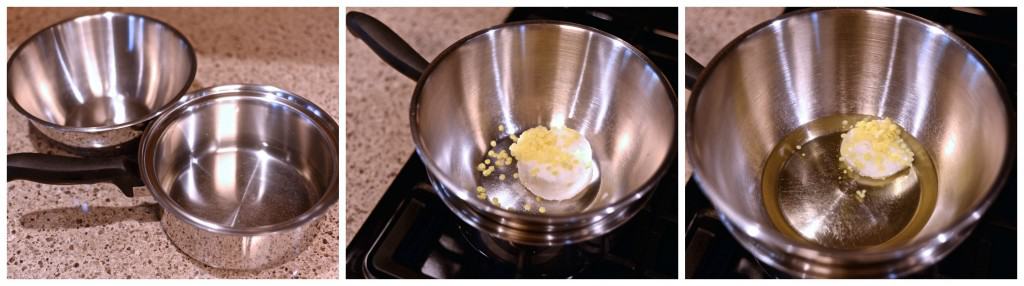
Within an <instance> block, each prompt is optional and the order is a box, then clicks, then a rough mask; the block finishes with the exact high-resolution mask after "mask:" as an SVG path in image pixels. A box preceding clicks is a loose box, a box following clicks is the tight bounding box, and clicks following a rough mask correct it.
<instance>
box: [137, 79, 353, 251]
mask: <svg viewBox="0 0 1024 286" xmlns="http://www.w3.org/2000/svg"><path fill="white" fill-rule="evenodd" d="M338 146H339V145H338V126H337V124H335V123H334V120H333V119H331V117H330V115H328V114H327V113H326V112H324V111H323V110H321V109H320V108H318V107H316V105H314V104H313V103H311V102H309V101H307V100H305V99H303V98H301V97H299V96H297V95H294V94H292V93H290V92H288V91H284V90H281V89H277V88H274V87H270V86H259V85H225V86H218V87H213V88H209V89H204V90H200V91H197V92H194V93H190V94H188V95H187V96H186V97H184V98H182V102H181V104H180V105H177V106H176V107H174V108H172V109H170V110H168V111H167V113H166V114H165V115H163V116H161V117H160V118H159V119H157V120H156V121H154V122H153V124H152V126H150V131H147V133H146V134H145V135H144V136H143V138H142V142H141V143H140V147H139V148H140V149H139V167H140V171H141V172H140V173H141V176H142V180H143V181H144V182H145V184H146V186H148V188H149V191H150V193H151V194H152V195H153V196H154V197H155V198H156V201H157V202H159V203H160V205H161V207H163V209H164V215H163V217H162V220H161V222H162V225H163V227H164V230H165V233H167V235H168V237H169V238H170V239H171V241H172V242H174V244H175V245H176V246H177V247H178V248H179V249H181V250H182V252H185V253H186V254H188V255H189V256H191V257H193V258H195V259H196V260H199V261H201V262H203V263H204V264H207V265H210V266H214V267H218V268H232V269H259V268H266V267H270V266H274V265H278V264H280V263H283V262H284V261H288V260H291V259H292V258H294V257H295V256H297V255H298V254H299V253H301V252H302V251H303V250H304V249H305V248H306V246H307V245H308V243H309V241H310V240H311V237H312V236H313V235H315V233H316V230H317V228H316V226H317V223H318V222H319V221H320V218H322V217H323V215H324V213H325V212H327V211H328V210H329V209H330V208H331V207H332V206H334V204H335V203H337V201H338V191H339V190H338V165H339V163H340V162H339V160H338Z"/></svg>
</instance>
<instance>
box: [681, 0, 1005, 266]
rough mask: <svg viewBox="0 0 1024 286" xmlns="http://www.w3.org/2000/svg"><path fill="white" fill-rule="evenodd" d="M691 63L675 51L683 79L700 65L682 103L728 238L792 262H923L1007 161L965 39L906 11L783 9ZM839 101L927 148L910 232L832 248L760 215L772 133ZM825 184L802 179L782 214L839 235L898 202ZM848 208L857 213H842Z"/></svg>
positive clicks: (989, 83)
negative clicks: (915, 225) (916, 224)
mask: <svg viewBox="0 0 1024 286" xmlns="http://www.w3.org/2000/svg"><path fill="white" fill-rule="evenodd" d="M700 70H701V68H700V67H699V66H698V65H696V63H695V62H692V61H690V60H688V61H687V70H686V72H687V76H688V79H693V78H692V77H691V76H699V77H697V78H695V79H693V80H692V81H691V80H688V82H692V83H694V86H693V88H692V92H693V93H692V98H691V99H690V102H689V105H688V108H687V115H686V122H687V123H686V124H687V128H686V141H687V150H688V152H687V154H688V159H689V160H690V163H691V165H692V166H693V167H694V178H696V180H697V181H698V182H699V183H700V184H701V186H702V188H703V189H704V192H705V193H706V194H707V196H708V198H709V199H710V200H711V202H712V203H714V206H715V209H716V210H717V211H718V212H720V214H721V217H722V218H723V220H724V221H725V222H726V226H727V227H728V228H729V230H730V231H731V232H732V233H733V235H734V236H735V237H736V238H737V240H739V241H740V242H741V243H742V244H743V245H744V246H745V247H746V248H747V249H748V250H750V251H751V252H752V253H754V255H755V256H757V257H758V259H760V260H762V261H764V262H766V263H768V264H771V265H773V266H775V267H778V268H780V269H782V270H785V271H786V272H789V273H790V274H793V275H797V276H817V277H863V276H873V277H893V276H900V275H905V274H908V273H912V272H914V271H916V270H920V269H923V268H924V267H927V266H929V265H931V264H933V263H935V262H936V261H938V260H940V259H941V258H942V257H944V256H945V255H946V254H948V253H949V252H950V251H952V250H953V249H954V248H955V247H956V246H957V245H958V244H959V243H960V242H961V241H962V240H963V239H964V238H965V237H967V236H968V235H969V234H970V232H971V230H972V229H973V227H974V225H975V224H976V222H977V221H978V219H979V218H981V216H982V214H983V213H984V212H985V210H986V209H987V208H988V206H989V205H990V204H991V203H992V201H993V199H994V198H995V197H996V195H997V193H998V190H999V189H1000V188H1001V186H1002V184H1003V182H1004V181H1005V179H1006V176H1007V173H1008V170H1009V169H1010V168H1011V166H1012V165H1013V164H1014V163H1013V160H1014V158H1015V156H1014V155H1013V153H1014V147H1013V146H1014V144H1013V140H1014V135H1013V134H1014V129H1013V124H1014V123H1013V122H1014V121H1013V120H1012V117H1013V112H1012V111H1011V110H1010V106H1009V105H1008V104H1007V103H1006V101H1005V97H1006V92H1007V91H1006V90H1005V88H1004V86H1003V84H1002V82H1001V81H1000V80H999V78H998V77H997V76H996V75H995V73H994V72H993V70H992V68H991V67H990V66H989V64H988V63H987V62H986V61H985V59H984V58H982V57H981V55H979V54H978V52H977V51H975V50H974V49H973V48H972V47H971V46H970V45H968V44H967V43H966V42H964V41H963V40H961V39H960V38H958V37H957V36H956V35H954V34H953V33H951V32H950V31H947V30H946V29H943V28H942V27H941V26H939V25H938V24H935V23H932V22H930V21H928V20H925V19H923V18H919V17H917V16H914V15H910V14H907V13H903V12H899V11H894V10H889V9H851V8H839V9H810V10H801V11H797V12H793V13H789V14H786V15H783V16H780V17H778V18H776V19H773V20H770V21H767V22H765V23H762V24H760V25H758V26H756V27H753V28H751V29H750V30H748V31H747V32H745V33H744V34H742V35H740V36H739V37H738V38H736V39H735V40H733V41H732V42H731V43H729V44H728V45H727V46H726V47H725V48H724V49H722V50H721V51H720V52H719V53H718V54H717V55H716V56H715V57H714V59H712V60H711V62H710V63H709V64H708V66H707V68H706V69H703V72H700ZM697 73H699V75H698V74H697ZM842 114H861V115H870V116H877V117H888V118H891V119H892V120H893V121H895V122H897V123H898V124H899V125H900V126H902V127H903V128H904V129H905V130H906V132H908V133H909V134H910V135H912V136H913V137H914V138H916V139H917V141H919V142H920V144H921V145H922V146H923V148H924V151H925V152H927V154H929V155H930V157H931V161H932V162H934V169H935V173H936V174H937V176H936V177H937V182H936V185H937V195H936V197H937V198H936V200H935V202H936V203H935V206H934V210H933V211H928V213H924V214H923V215H924V216H926V222H924V223H923V226H921V228H920V231H919V232H917V233H916V234H913V233H911V235H913V236H912V237H909V238H908V239H906V240H901V242H894V243H884V244H878V245H871V246H865V247H857V248H851V249H846V248H833V247H826V246H823V245H819V244H815V243H811V242H809V241H806V240H801V239H795V238H793V237H792V236H790V235H786V234H785V233H783V232H782V231H780V230H779V229H778V228H777V227H776V225H775V224H773V222H772V220H771V219H770V215H769V214H768V212H767V211H766V209H765V207H764V205H765V202H764V201H763V197H762V192H761V191H762V186H761V182H762V178H761V176H762V174H763V168H764V166H765V165H766V161H767V158H768V157H769V154H770V153H771V152H772V150H773V147H774V146H775V145H776V144H777V143H778V142H780V141H781V140H782V139H783V138H784V137H785V136H786V135H787V134H789V133H790V132H792V131H793V130H795V129H797V127H799V126H801V125H804V124H806V123H808V122H811V121H813V120H815V119H819V118H823V117H827V116H834V115H842ZM808 136H811V135H808ZM837 152H838V151H837ZM808 155H811V154H808ZM822 169H824V168H822ZM833 190H834V189H813V190H805V191H806V192H805V193H804V194H801V196H802V197H803V198H804V200H801V201H794V202H789V203H790V204H791V205H792V208H791V209H788V210H784V212H785V213H786V215H788V217H789V218H790V220H789V223H790V224H792V225H793V227H799V228H800V231H801V232H802V233H806V234H810V235H812V236H827V237H831V238H837V239H842V238H844V237H846V236H850V235H857V234H858V233H860V231H863V230H870V229H878V228H883V227H886V226H884V225H879V224H885V223H886V222H887V221H889V220H888V219H889V217H883V216H881V215H882V214H883V213H886V212H889V211H890V208H899V207H900V206H895V205H884V204H883V205H874V206H873V208H872V207H868V208H864V207H863V206H866V205H867V204H864V205H861V204H857V203H856V201H855V200H854V198H853V197H850V196H848V195H847V194H846V193H844V192H841V191H839V190H835V191H833ZM892 194H893V193H882V194H879V196H882V197H879V200H884V199H885V198H884V196H889V195H892ZM895 195H898V194H895ZM922 200H923V199H922ZM818 202H824V203H822V204H821V205H820V207H810V206H814V205H815V204H817V203H818ZM830 206H831V207H830ZM844 208H845V209H844ZM842 210H845V211H842ZM854 211H856V213H858V214H864V216H863V217H864V219H861V220H858V221H850V220H849V218H848V217H844V215H843V214H844V213H845V214H849V213H852V212H854Z"/></svg>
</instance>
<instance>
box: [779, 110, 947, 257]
mask: <svg viewBox="0 0 1024 286" xmlns="http://www.w3.org/2000/svg"><path fill="white" fill-rule="evenodd" d="M865 119H879V118H877V117H874V116H867V115H840V116H830V117H825V118H821V119H818V120H815V121H812V122H810V123H807V124H805V125H803V126H800V127H799V128H797V129H796V130H794V131H793V132H791V133H790V134H788V135H787V136H786V137H785V138H783V140H782V141H781V142H779V143H778V144H777V145H776V146H775V148H774V150H772V153H771V155H769V157H768V161H767V162H766V164H765V168H764V173H763V174H762V177H761V190H762V192H763V196H764V204H765V209H766V210H767V213H768V216H769V218H770V219H771V220H772V223H774V224H775V226H776V227H777V228H778V229H779V230H780V231H781V232H782V233H784V234H786V235H789V236H792V237H794V238H797V239H801V240H805V241H808V242H811V243H814V244H818V245H821V246H824V247H828V248H834V249H864V248H880V247H887V246H890V245H897V244H900V243H904V242H907V241H909V240H910V239H911V238H913V237H914V236H915V235H917V233H918V232H920V231H921V228H922V227H924V225H925V223H926V222H927V221H928V218H929V217H930V216H931V213H932V210H934V208H935V200H936V189H937V187H936V178H935V167H934V165H933V164H932V160H931V157H929V156H928V153H927V152H926V151H925V150H924V148H923V147H922V146H921V144H920V143H919V142H917V139H915V138H914V137H913V136H911V135H910V134H908V133H907V132H905V131H904V130H901V136H902V138H903V141H904V142H906V143H907V145H908V146H909V147H910V150H911V151H912V152H913V153H914V162H913V165H911V167H910V168H907V169H904V170H903V171H901V172H899V173H896V174H895V175H892V176H889V177H888V178H885V179H884V180H876V179H871V178H867V177H860V176H859V175H857V174H856V171H853V170H849V168H848V167H846V166H845V164H844V163H843V162H842V161H840V160H839V145H840V144H841V143H842V139H843V138H842V137H841V136H842V134H843V133H845V132H846V131H849V129H851V128H853V125H854V124H855V123H857V122H858V121H861V120H865Z"/></svg>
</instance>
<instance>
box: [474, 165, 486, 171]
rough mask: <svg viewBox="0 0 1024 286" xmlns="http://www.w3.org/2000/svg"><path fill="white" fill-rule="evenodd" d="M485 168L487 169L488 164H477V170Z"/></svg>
mask: <svg viewBox="0 0 1024 286" xmlns="http://www.w3.org/2000/svg"><path fill="white" fill-rule="evenodd" d="M485 169H487V165H484V163H480V165H476V170H477V171H483V170H485Z"/></svg>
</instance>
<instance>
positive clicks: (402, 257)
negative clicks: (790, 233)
mask: <svg viewBox="0 0 1024 286" xmlns="http://www.w3.org/2000/svg"><path fill="white" fill-rule="evenodd" d="M676 16H677V12H676V8H515V9H513V10H512V12H511V13H510V14H509V16H508V18H507V19H506V22H511V21H520V20H531V19H548V20H560V21H568V22H574V23H579V24H583V25H587V26H591V27H594V28H597V29H600V30H602V31H605V32H608V33H611V34H613V35H615V36H618V37H620V38H622V39H623V40H625V41H627V42H629V43H631V44H632V45H634V46H635V47H637V48H638V49H639V50H641V51H642V52H644V54H645V55H647V57H648V58H650V59H651V60H652V61H653V62H654V63H655V64H656V65H657V66H658V67H659V69H661V70H662V72H664V73H665V75H666V76H667V77H668V78H669V79H671V81H672V84H673V86H675V83H676V78H677V77H678V76H677V74H678V68H677V66H678V65H677V62H678V61H677V49H678V40H677V36H676V34H677V31H678V28H677V23H678V20H677V17H676ZM678 186H679V180H678V164H673V167H672V168H671V169H669V170H668V173H667V174H666V175H665V177H664V178H662V180H661V181H660V182H659V184H658V186H657V187H656V188H655V190H654V192H653V197H652V198H651V200H650V201H649V202H648V203H647V205H646V206H645V207H644V209H642V210H641V211H640V212H639V213H638V214H637V215H636V216H635V217H633V218H632V219H631V220H630V221H629V222H627V223H626V224H624V225H623V226H621V227H619V228H618V229H616V230H614V231H612V232H611V233H609V234H607V235H605V236H603V237H600V238H597V239H593V240H590V241H586V242H581V243H577V244H573V245H570V246H563V247H517V248H494V247H493V246H494V245H506V244H504V243H502V242H496V241H494V240H492V239H490V238H489V236H487V235H481V234H480V233H479V232H478V231H476V230H475V229H473V228H472V227H469V226H468V225H466V224H465V223H463V222H462V221H461V220H459V219H458V218H457V217H456V216H455V214H453V213H452V212H451V211H450V210H449V209H448V208H447V206H445V205H444V203H443V202H441V200H440V198H438V197H437V195H436V194H435V193H434V191H433V189H432V187H431V185H430V181H429V179H428V177H427V171H426V169H425V167H424V166H423V162H422V161H420V158H419V157H418V156H416V154H413V155H412V156H410V157H409V160H408V161H407V162H406V164H405V166H403V167H402V170H401V171H399V173H398V176H397V177H396V178H395V179H394V181H392V183H391V186H389V187H388V189H387V191H386V192H385V193H384V195H383V197H382V198H381V199H380V201H379V202H378V203H377V205H376V206H375V207H374V209H373V211H372V212H371V213H370V215H369V216H368V217H367V219H366V221H365V222H364V223H363V226H362V227H361V228H360V229H359V231H358V232H357V233H356V235H355V237H353V239H352V241H351V242H350V243H349V245H348V246H347V247H346V249H345V251H346V265H345V267H346V273H347V274H346V276H347V278H520V277H525V278H529V277H552V278H566V277H572V278H677V277H678V265H679V256H678V253H679V252H678V241H679V238H678V237H679V235H678V233H679V222H678V209H679V208H678V203H677V202H678ZM489 246H490V247H489ZM480 249H490V250H486V251H481V250H480Z"/></svg>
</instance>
